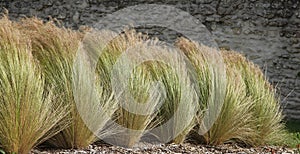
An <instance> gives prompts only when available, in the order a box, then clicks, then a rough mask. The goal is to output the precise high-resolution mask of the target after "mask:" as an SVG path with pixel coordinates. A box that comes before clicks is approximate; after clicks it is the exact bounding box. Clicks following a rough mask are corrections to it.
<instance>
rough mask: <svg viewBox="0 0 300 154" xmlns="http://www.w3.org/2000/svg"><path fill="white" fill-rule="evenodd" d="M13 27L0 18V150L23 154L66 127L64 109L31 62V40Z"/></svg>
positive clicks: (65, 111)
mask: <svg viewBox="0 0 300 154" xmlns="http://www.w3.org/2000/svg"><path fill="white" fill-rule="evenodd" d="M15 24H16V23H13V22H11V21H9V20H8V18H7V17H3V18H2V19H0V25H1V27H0V147H1V148H2V149H4V150H5V151H6V152H8V153H22V154H25V153H29V151H30V150H31V149H32V148H33V147H35V146H36V145H38V144H39V143H41V142H43V141H45V140H46V139H48V138H50V137H52V136H53V135H55V134H57V133H58V132H59V131H60V130H61V129H63V128H65V127H66V124H67V122H66V121H64V118H65V117H66V115H67V114H68V110H67V106H66V105H63V104H61V103H60V102H54V98H55V97H57V95H55V94H54V93H53V91H52V87H51V86H46V84H45V77H44V76H43V75H42V73H41V70H40V68H39V67H38V66H37V65H36V62H35V60H34V59H33V56H32V46H31V40H30V38H29V37H28V36H27V35H25V34H24V33H23V32H22V31H21V30H19V29H18V28H16V25H15ZM45 89H47V90H45ZM58 126H59V127H58Z"/></svg>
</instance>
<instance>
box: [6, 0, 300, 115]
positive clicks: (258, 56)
mask: <svg viewBox="0 0 300 154" xmlns="http://www.w3.org/2000/svg"><path fill="white" fill-rule="evenodd" d="M299 3H300V1H299V0H165V1H163V0H131V1H129V0H82V1H80V0H74V1H71V0H59V1H54V0H32V1H30V0H0V12H2V11H3V8H6V9H8V11H9V16H10V17H11V19H17V18H19V17H23V16H37V17H39V18H42V19H44V20H48V19H49V16H51V17H53V18H57V19H59V20H61V21H62V22H63V24H64V25H65V26H67V27H71V28H74V29H77V28H78V27H79V26H80V25H93V24H94V23H96V22H97V20H98V19H100V18H101V17H104V16H105V15H107V14H110V13H112V12H115V11H117V10H120V9H122V8H125V7H128V6H133V5H137V4H166V5H172V6H174V7H176V8H179V9H182V10H184V11H187V12H189V13H190V14H191V15H193V16H194V17H196V18H197V19H199V20H200V21H202V23H203V24H204V25H205V26H206V27H207V28H208V29H209V30H210V31H211V33H212V34H213V35H214V38H215V40H216V42H217V43H218V45H219V47H223V48H226V49H233V50H236V51H239V52H242V53H243V54H245V55H246V56H247V57H248V58H249V59H250V60H253V61H254V62H255V63H256V64H258V65H259V66H261V68H262V69H263V70H264V72H265V74H266V76H267V77H268V79H269V81H270V82H271V83H272V84H274V85H276V87H277V88H278V89H279V90H278V92H279V94H280V95H281V96H282V97H281V98H282V107H283V109H284V113H285V114H286V116H287V117H288V118H290V119H298V120H300V4H299ZM144 30H146V31H147V32H148V33H150V34H152V35H156V36H159V37H160V38H162V39H165V40H169V41H170V40H171V41H172V39H175V38H176V36H177V35H179V34H178V33H176V32H174V31H172V30H170V29H168V28H167V27H156V28H154V29H153V28H152V29H151V27H150V28H149V27H148V28H144Z"/></svg>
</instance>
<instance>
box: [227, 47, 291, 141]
mask: <svg viewBox="0 0 300 154" xmlns="http://www.w3.org/2000/svg"><path fill="white" fill-rule="evenodd" d="M223 57H224V59H226V61H227V65H228V66H227V67H232V68H233V69H235V70H238V71H239V72H240V74H241V76H242V79H243V82H244V84H245V91H246V96H247V97H248V98H249V99H251V101H252V106H253V107H252V109H251V110H250V111H251V112H252V119H253V122H254V123H253V124H254V125H255V133H256V136H257V138H255V139H254V140H253V145H266V144H280V143H283V141H284V140H285V138H286V131H285V129H284V123H282V121H283V115H282V112H281V109H280V104H279V98H278V97H277V96H276V91H275V89H274V88H273V87H272V86H271V85H270V83H269V82H268V81H267V80H266V78H265V76H264V75H263V73H262V72H261V70H260V69H259V67H258V66H256V65H254V64H253V63H252V62H250V61H248V60H247V59H246V58H245V57H243V56H242V55H240V54H238V53H236V52H232V51H230V52H223Z"/></svg>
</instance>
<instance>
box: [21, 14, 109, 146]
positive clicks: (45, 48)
mask: <svg viewBox="0 0 300 154" xmlns="http://www.w3.org/2000/svg"><path fill="white" fill-rule="evenodd" d="M19 26H20V29H22V31H23V32H24V33H25V34H27V35H28V36H29V37H30V39H31V40H32V50H33V57H34V58H35V59H36V60H37V61H38V63H39V65H40V67H41V69H42V71H43V73H44V74H45V77H46V84H48V85H50V86H52V87H54V88H53V91H54V94H55V95H57V96H60V97H57V98H56V99H55V100H54V101H57V102H62V103H63V104H64V105H65V106H68V110H69V111H70V113H69V114H68V117H67V118H68V119H69V127H67V128H66V129H64V130H62V131H61V132H60V133H58V134H57V135H55V136H54V137H52V138H50V139H49V140H47V143H48V144H50V145H51V146H54V147H59V148H83V147H86V146H88V145H90V144H91V143H93V142H94V141H96V140H97V139H98V138H97V137H96V135H95V134H94V133H93V132H92V131H91V130H90V129H92V130H101V129H103V128H104V127H105V124H106V122H107V121H109V119H110V116H111V115H112V113H113V112H114V110H115V105H114V104H115V102H114V101H113V99H112V97H113V96H112V94H105V93H104V92H103V88H101V87H100V88H99V87H98V86H97V85H96V86H95V87H96V91H94V93H89V92H90V91H89V90H90V89H89V88H91V87H87V86H86V85H85V81H84V80H85V79H84V78H81V76H80V75H82V74H79V73H83V72H82V71H83V70H82V69H81V67H76V66H75V65H74V63H75V59H76V58H75V57H76V53H77V51H78V50H79V43H80V41H81V40H82V35H83V34H81V33H79V32H76V31H72V30H69V29H65V28H59V27H57V26H56V25H55V24H54V23H53V22H48V23H43V22H42V21H40V20H38V19H36V18H30V19H24V20H22V21H21V22H20V25H19ZM79 58H80V57H79ZM82 58H84V57H82ZM85 71H86V70H85ZM88 73H90V72H88ZM92 75H93V76H94V77H95V78H97V79H101V78H102V76H98V75H97V74H92ZM95 93H97V94H98V95H97V96H99V97H98V98H94V97H92V96H94V94H95ZM84 94H86V95H84ZM90 95H91V97H89V96H90ZM76 103H77V104H76ZM96 106H97V107H102V108H105V109H106V111H107V112H103V113H102V114H107V116H102V115H101V113H99V112H98V110H95V109H97V108H95V107H96ZM77 107H78V108H79V109H80V111H81V112H80V113H84V117H85V118H90V119H89V124H90V123H91V122H95V125H94V126H93V128H88V126H87V125H86V123H85V122H84V121H83V119H82V116H83V115H82V114H80V113H79V112H78V110H77ZM82 110H85V111H82ZM99 114H100V115H99ZM96 133H97V134H98V132H96Z"/></svg>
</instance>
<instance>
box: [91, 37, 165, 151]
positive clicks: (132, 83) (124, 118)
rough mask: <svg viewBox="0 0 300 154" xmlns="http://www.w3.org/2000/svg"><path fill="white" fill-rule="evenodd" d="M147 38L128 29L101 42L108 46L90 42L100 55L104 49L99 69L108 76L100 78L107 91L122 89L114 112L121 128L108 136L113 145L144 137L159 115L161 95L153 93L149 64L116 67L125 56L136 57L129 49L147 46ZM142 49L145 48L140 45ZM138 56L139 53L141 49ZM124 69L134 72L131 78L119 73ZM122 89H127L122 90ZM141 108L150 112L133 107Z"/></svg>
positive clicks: (98, 71)
mask: <svg viewBox="0 0 300 154" xmlns="http://www.w3.org/2000/svg"><path fill="white" fill-rule="evenodd" d="M96 33H97V32H96ZM102 34H103V33H102ZM94 38H97V37H94ZM98 39H99V38H98ZM104 39H105V38H101V39H99V40H98V41H100V42H101V41H103V40H104ZM145 40H146V36H144V35H141V34H137V33H135V32H134V31H125V33H124V34H121V35H119V36H117V37H116V38H114V39H113V40H112V41H111V42H108V43H107V44H105V43H103V42H102V43H99V44H103V45H107V46H106V47H105V46H99V45H98V46H97V45H94V46H93V45H89V46H93V47H94V48H93V50H98V51H95V52H96V53H98V54H99V53H100V52H101V53H100V54H99V59H97V60H98V62H97V67H96V71H97V73H98V74H100V76H103V77H104V78H102V79H101V80H99V84H100V85H103V86H104V87H105V93H111V92H113V91H114V90H117V91H118V93H116V94H115V95H116V97H118V98H116V99H117V100H118V103H119V108H118V109H117V110H116V112H115V114H114V119H113V121H114V123H115V124H116V125H117V126H118V128H119V130H120V131H119V132H118V133H116V134H111V135H110V136H108V137H107V138H106V139H105V140H106V141H109V142H110V143H113V144H118V145H122V146H127V147H132V146H133V145H134V144H136V143H137V142H138V141H139V140H140V138H141V136H142V135H143V134H144V133H145V131H146V129H150V128H151V127H153V126H154V125H152V124H151V122H152V121H153V119H154V118H155V116H156V113H155V112H154V109H155V108H156V105H157V103H158V102H159V100H160V96H159V95H158V94H155V92H152V93H151V89H150V88H151V83H152V81H153V80H152V78H151V76H150V75H149V71H147V68H146V67H145V66H141V67H138V68H132V69H129V70H128V68H127V67H126V65H128V64H127V63H124V64H121V65H118V66H115V65H117V63H118V62H119V61H118V60H120V59H122V56H123V57H124V56H125V58H130V57H126V56H132V55H130V54H128V52H126V51H127V50H128V49H129V48H133V47H136V46H145V45H146V42H145ZM101 50H102V51H101ZM140 50H142V49H141V48H140ZM131 54H132V53H131ZM136 55H139V53H138V50H137V53H136ZM131 58H132V57H131ZM124 66H125V67H124ZM124 71H125V72H124ZM122 72H123V73H126V72H127V73H130V76H128V78H126V77H124V76H118V75H120V73H122ZM116 75H117V76H116ZM120 79H121V81H120ZM126 83H127V84H126ZM120 86H121V87H120ZM122 86H124V87H122ZM119 88H121V89H122V88H123V89H124V90H125V91H119ZM129 96H131V97H129ZM133 103H137V104H136V106H135V105H132V104H133ZM139 104H140V105H143V104H144V105H146V106H147V107H145V108H138V107H137V106H138V105H139ZM125 106H127V107H129V109H130V110H128V108H124V107H125ZM141 109H143V110H145V112H146V113H149V114H145V115H143V114H139V113H135V112H132V110H133V111H140V110H141Z"/></svg>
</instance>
